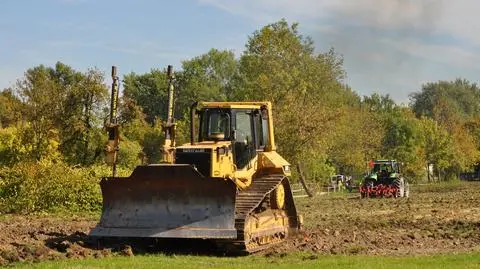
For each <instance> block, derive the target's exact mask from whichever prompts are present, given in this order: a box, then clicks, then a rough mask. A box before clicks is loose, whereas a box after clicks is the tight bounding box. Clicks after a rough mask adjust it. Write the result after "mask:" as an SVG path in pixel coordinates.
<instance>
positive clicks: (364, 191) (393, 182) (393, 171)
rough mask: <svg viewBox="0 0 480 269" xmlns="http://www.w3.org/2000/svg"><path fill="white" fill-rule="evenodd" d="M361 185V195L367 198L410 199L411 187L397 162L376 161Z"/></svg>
mask: <svg viewBox="0 0 480 269" xmlns="http://www.w3.org/2000/svg"><path fill="white" fill-rule="evenodd" d="M369 166H370V167H371V170H370V172H369V173H368V174H367V175H366V176H365V178H364V179H363V182H362V184H361V185H360V195H361V197H362V198H366V197H395V198H396V197H408V196H409V195H410V187H409V184H408V182H407V180H406V179H405V178H404V177H403V176H402V174H401V172H400V165H399V163H398V162H397V161H395V160H375V161H371V162H370V163H369Z"/></svg>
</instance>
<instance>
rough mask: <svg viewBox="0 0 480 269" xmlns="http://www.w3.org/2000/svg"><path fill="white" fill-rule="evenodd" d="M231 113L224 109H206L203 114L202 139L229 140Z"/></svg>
mask: <svg viewBox="0 0 480 269" xmlns="http://www.w3.org/2000/svg"><path fill="white" fill-rule="evenodd" d="M229 137H230V114H228V113H226V112H225V111H222V110H205V111H204V112H203V114H202V126H201V130H200V141H218V140H229Z"/></svg>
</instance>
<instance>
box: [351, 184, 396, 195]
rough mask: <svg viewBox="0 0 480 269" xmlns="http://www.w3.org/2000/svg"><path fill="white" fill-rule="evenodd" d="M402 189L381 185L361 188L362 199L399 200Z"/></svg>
mask: <svg viewBox="0 0 480 269" xmlns="http://www.w3.org/2000/svg"><path fill="white" fill-rule="evenodd" d="M399 194H400V189H399V188H398V186H395V185H384V184H379V185H377V186H364V185H362V186H360V195H361V197H362V198H369V197H379V198H383V197H384V198H389V197H394V198H397V197H398V196H399Z"/></svg>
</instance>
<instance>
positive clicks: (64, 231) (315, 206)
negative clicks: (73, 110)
mask: <svg viewBox="0 0 480 269" xmlns="http://www.w3.org/2000/svg"><path fill="white" fill-rule="evenodd" d="M479 188H480V183H475V182H473V183H472V182H471V183H462V184H459V185H454V186H448V187H445V186H444V187H431V186H415V187H413V188H412V192H411V197H410V198H409V199H400V198H397V199H394V198H390V199H360V198H359V194H358V193H352V194H343V195H337V194H333V195H323V196H317V197H314V198H303V199H299V200H298V201H297V207H298V210H299V211H300V212H301V213H302V214H303V215H304V219H305V228H304V231H302V232H301V233H299V234H298V235H297V236H295V237H292V238H290V239H289V240H288V241H287V242H285V243H283V244H281V245H278V246H276V247H275V248H271V249H269V250H266V251H263V252H261V253H258V254H256V255H266V256H277V255H278V256H279V257H281V256H283V255H285V254H286V253H291V252H295V251H307V252H312V254H314V255H317V254H318V255H321V254H347V255H356V254H367V255H411V254H434V253H435V254H437V253H452V252H468V251H478V250H480V249H479V247H478V246H480V205H479V204H478V201H480V192H479V191H478V189H479ZM0 217H1V218H0V265H2V264H3V265H5V264H9V263H12V262H18V261H27V262H36V261H42V260H53V259H66V258H69V259H82V258H86V257H93V258H102V257H109V256H116V255H122V256H132V255H137V254H142V253H158V252H164V253H165V252H167V253H169V252H168V251H172V249H176V248H177V247H180V248H183V250H184V251H186V253H192V252H193V253H197V254H198V253H199V252H198V249H201V250H202V251H205V250H206V249H209V247H210V243H208V242H204V245H202V246H201V247H199V248H197V250H195V249H190V248H187V249H185V246H194V245H198V241H197V242H195V243H194V244H193V243H192V244H191V243H188V244H185V241H181V242H180V241H169V242H168V243H165V242H163V244H162V243H159V242H155V241H152V240H142V241H124V240H119V241H118V240H117V241H110V242H101V243H99V242H92V241H91V240H90V239H89V238H88V233H89V231H90V229H91V228H93V227H94V226H95V225H96V222H97V221H96V219H95V218H91V217H90V218H86V217H85V218H83V217H71V218H60V217H39V216H19V215H9V216H0ZM190 251H192V252H190ZM207 253H208V252H207ZM200 254H205V252H203V253H202V252H200Z"/></svg>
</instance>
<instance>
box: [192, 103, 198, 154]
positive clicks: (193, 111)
mask: <svg viewBox="0 0 480 269" xmlns="http://www.w3.org/2000/svg"><path fill="white" fill-rule="evenodd" d="M197 106H198V102H195V103H193V104H192V105H191V106H190V144H191V145H195V113H196V110H197Z"/></svg>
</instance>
